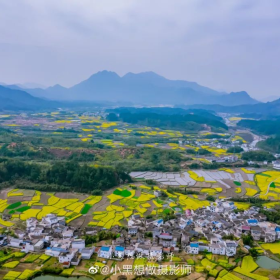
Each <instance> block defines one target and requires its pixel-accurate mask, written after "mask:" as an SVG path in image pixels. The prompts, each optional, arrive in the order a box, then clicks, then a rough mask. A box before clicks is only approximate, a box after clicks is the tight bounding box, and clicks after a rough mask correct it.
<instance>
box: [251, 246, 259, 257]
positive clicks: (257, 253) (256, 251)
mask: <svg viewBox="0 0 280 280" xmlns="http://www.w3.org/2000/svg"><path fill="white" fill-rule="evenodd" d="M249 253H250V255H251V256H252V257H253V258H256V257H257V256H259V252H258V250H257V249H255V248H251V249H249Z"/></svg>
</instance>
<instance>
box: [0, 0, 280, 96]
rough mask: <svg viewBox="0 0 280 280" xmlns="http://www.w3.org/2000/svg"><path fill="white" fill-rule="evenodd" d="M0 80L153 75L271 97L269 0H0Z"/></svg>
mask: <svg viewBox="0 0 280 280" xmlns="http://www.w3.org/2000/svg"><path fill="white" fill-rule="evenodd" d="M0 32H1V36H0V59H1V67H0V82H3V83H7V84H16V83H26V82H33V83H38V84H43V85H46V86H51V85H54V84H57V83H59V84H61V85H63V86H66V87H69V86H72V85H74V84H76V83H79V82H80V81H82V80H84V79H86V78H88V77H89V76H90V75H92V74H93V73H95V72H98V71H101V70H104V69H106V70H109V71H115V72H117V73H118V74H119V75H121V76H122V75H124V74H126V73H127V72H135V73H139V72H144V71H154V72H156V73H158V74H160V75H162V76H164V77H166V78H169V79H182V80H187V81H195V82H197V83H199V84H201V85H204V86H208V87H210V88H213V89H216V90H221V91H227V92H231V91H241V90H246V91H247V92H248V93H249V94H250V95H251V96H252V97H255V98H258V99H265V98H266V97H267V96H273V95H276V96H280V90H279V89H280V79H279V73H280V63H279V61H280V1H278V0H268V1H263V0H227V1H223V0H213V1H208V0H188V1H185V0H178V1H176V2H174V1H170V0H169V1H167V0H154V1H148V0H141V1H136V0H119V1H115V0H103V1H97V0H60V1H56V0H41V1H38V0H21V1H6V0H0Z"/></svg>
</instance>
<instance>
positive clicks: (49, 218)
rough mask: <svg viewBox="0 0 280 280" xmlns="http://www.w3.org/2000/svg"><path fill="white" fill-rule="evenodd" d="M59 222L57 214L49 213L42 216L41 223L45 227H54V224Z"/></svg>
mask: <svg viewBox="0 0 280 280" xmlns="http://www.w3.org/2000/svg"><path fill="white" fill-rule="evenodd" d="M57 223H58V219H57V216H56V215H54V214H47V215H46V216H45V217H43V218H42V221H41V223H40V224H41V225H43V226H45V227H52V226H53V225H54V224H57Z"/></svg>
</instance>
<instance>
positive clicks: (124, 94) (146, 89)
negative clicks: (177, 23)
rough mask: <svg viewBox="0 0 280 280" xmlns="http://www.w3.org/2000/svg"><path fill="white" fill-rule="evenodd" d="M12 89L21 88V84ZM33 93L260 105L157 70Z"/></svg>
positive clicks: (101, 76) (151, 102) (100, 76)
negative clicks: (164, 75) (177, 78)
mask: <svg viewBox="0 0 280 280" xmlns="http://www.w3.org/2000/svg"><path fill="white" fill-rule="evenodd" d="M9 88H12V89H17V90H22V88H21V87H20V86H18V85H12V86H9ZM23 90H24V91H26V92H28V93H30V94H31V95H33V96H36V97H39V98H43V99H48V100H60V101H77V100H84V101H99V102H100V101H101V102H104V101H105V102H123V103H124V102H125V103H126V104H130V105H142V106H155V105H157V106H158V105H175V104H182V105H192V104H219V105H224V106H236V105H243V104H257V103H259V102H258V101H256V100H255V99H253V98H251V97H250V96H249V94H248V93H247V92H245V91H241V92H232V93H229V94H228V93H224V92H219V91H216V90H213V89H210V88H208V87H204V86H201V85H199V84H197V83H195V82H188V81H183V80H169V79H166V78H164V77H162V76H160V75H158V74H156V73H154V72H144V73H139V74H134V73H127V74H126V75H124V76H123V77H120V76H119V75H118V74H116V73H115V72H110V71H101V72H98V73H96V74H94V75H92V76H90V77H89V78H88V79H87V80H85V81H82V82H80V83H78V84H77V85H74V86H72V87H70V88H66V87H63V86H61V85H55V86H52V87H48V88H46V89H42V88H33V89H30V88H24V89H23Z"/></svg>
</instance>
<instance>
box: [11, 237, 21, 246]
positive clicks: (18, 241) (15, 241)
mask: <svg viewBox="0 0 280 280" xmlns="http://www.w3.org/2000/svg"><path fill="white" fill-rule="evenodd" d="M10 246H11V247H15V248H22V246H23V240H22V239H17V238H11V239H10Z"/></svg>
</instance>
